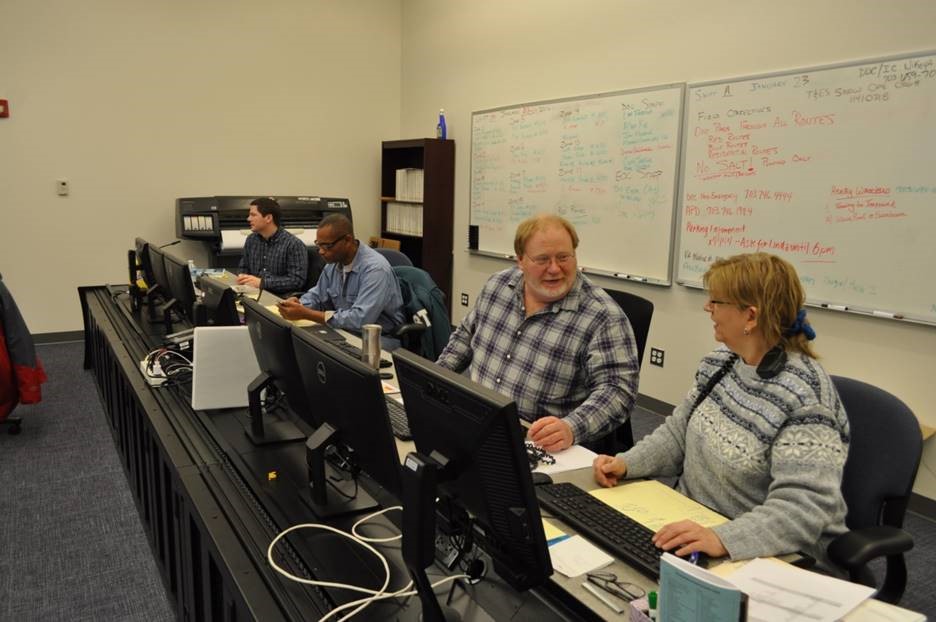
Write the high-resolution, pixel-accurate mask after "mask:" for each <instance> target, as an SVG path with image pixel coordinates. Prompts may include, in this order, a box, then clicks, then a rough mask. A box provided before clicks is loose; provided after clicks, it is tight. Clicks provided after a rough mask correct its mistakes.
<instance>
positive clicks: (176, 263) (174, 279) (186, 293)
mask: <svg viewBox="0 0 936 622" xmlns="http://www.w3.org/2000/svg"><path fill="white" fill-rule="evenodd" d="M163 257H164V260H165V261H164V265H165V269H166V281H167V282H168V283H169V294H170V295H171V296H172V298H173V299H174V300H175V301H176V304H175V308H176V310H177V311H178V312H179V315H181V316H184V317H185V318H187V319H188V320H189V321H190V322H192V323H194V312H193V310H192V308H193V306H194V305H195V300H196V299H195V284H194V283H192V273H191V272H189V267H188V262H186V261H183V260H181V259H179V258H178V257H175V256H173V255H172V253H164V254H163Z"/></svg>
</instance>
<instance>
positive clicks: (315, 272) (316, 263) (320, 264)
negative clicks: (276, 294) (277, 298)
mask: <svg viewBox="0 0 936 622" xmlns="http://www.w3.org/2000/svg"><path fill="white" fill-rule="evenodd" d="M306 248H307V249H308V251H309V267H308V268H306V279H305V282H304V283H303V284H302V289H301V290H298V291H295V292H289V293H288V294H282V297H283V298H289V297H291V296H295V297H296V298H300V297H301V296H302V295H303V294H304V293H306V292H307V291H309V290H310V289H312V288H313V287H314V286H315V284H316V283H318V280H319V277H320V276H321V275H322V270H324V269H325V260H324V259H322V256H321V255H319V248H318V246H315V245H312V246H308V247H306Z"/></svg>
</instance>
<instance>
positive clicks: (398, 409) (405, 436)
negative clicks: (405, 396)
mask: <svg viewBox="0 0 936 622" xmlns="http://www.w3.org/2000/svg"><path fill="white" fill-rule="evenodd" d="M384 401H386V402H387V415H388V416H389V417H390V427H391V428H393V435H394V436H395V437H397V438H398V439H400V440H401V441H408V440H410V439H411V438H413V435H412V434H411V433H410V429H409V420H407V418H406V409H404V408H403V405H402V404H400V403H399V402H398V401H396V400H395V399H392V398H389V397H385V398H384Z"/></svg>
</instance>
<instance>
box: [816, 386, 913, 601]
mask: <svg viewBox="0 0 936 622" xmlns="http://www.w3.org/2000/svg"><path fill="white" fill-rule="evenodd" d="M832 382H833V384H835V388H836V389H837V390H838V394H839V397H840V398H841V399H842V404H843V405H844V407H845V412H846V413H847V415H848V423H849V427H850V428H851V443H850V445H849V449H848V459H847V460H846V461H845V469H844V472H843V474H842V495H843V496H844V497H845V504H846V506H847V507H848V515H847V516H846V517H845V524H846V525H847V526H848V528H849V529H850V530H851V531H849V532H847V533H844V534H842V535H840V536H839V537H837V538H836V539H835V540H833V541H832V542H831V543H830V544H829V547H828V549H827V552H828V554H829V558H830V559H831V561H832V562H833V563H834V564H836V565H837V566H839V567H840V568H842V569H843V570H846V571H847V572H848V575H849V578H850V579H851V581H852V582H855V583H863V584H865V585H868V586H871V587H877V582H876V581H875V578H874V575H873V574H872V573H871V571H870V570H869V569H868V567H867V563H868V562H869V561H870V560H872V559H876V558H879V557H882V556H886V557H887V564H886V571H885V574H884V580H883V583H882V584H881V587H880V589H879V590H878V592H877V594H876V595H875V598H876V599H878V600H881V601H884V602H888V603H895V604H896V603H897V602H898V601H899V600H900V597H901V596H902V595H903V592H904V589H905V588H906V585H907V564H906V561H905V560H904V556H903V554H904V553H905V552H906V551H909V550H910V549H912V548H913V538H911V537H910V534H908V533H907V532H905V531H904V530H903V529H902V527H903V520H904V514H905V513H906V510H907V502H908V501H909V499H910V493H911V491H912V489H913V480H914V479H915V478H916V473H917V468H918V467H919V466H920V456H921V455H922V452H923V437H922V434H921V433H920V424H919V423H918V422H917V419H916V417H915V416H914V415H913V412H911V410H910V409H909V408H908V407H907V405H906V404H904V403H903V402H902V401H900V400H899V399H898V398H897V397H895V396H893V395H891V394H890V393H888V392H887V391H884V390H883V389H879V388H877V387H874V386H872V385H870V384H866V383H864V382H861V381H858V380H852V379H851V378H844V377H841V376H832Z"/></svg>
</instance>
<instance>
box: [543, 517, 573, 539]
mask: <svg viewBox="0 0 936 622" xmlns="http://www.w3.org/2000/svg"><path fill="white" fill-rule="evenodd" d="M540 520H541V521H543V533H544V534H546V544H547V545H548V546H552V545H553V544H555V543H556V542H559V541H560V539H563V540H564V539H565V538H566V537H567V536H566V532H564V531H562V530H561V529H559V528H558V527H556V526H555V525H553V524H552V523H550V522H549V521H548V520H546V519H545V518H541V519H540Z"/></svg>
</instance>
